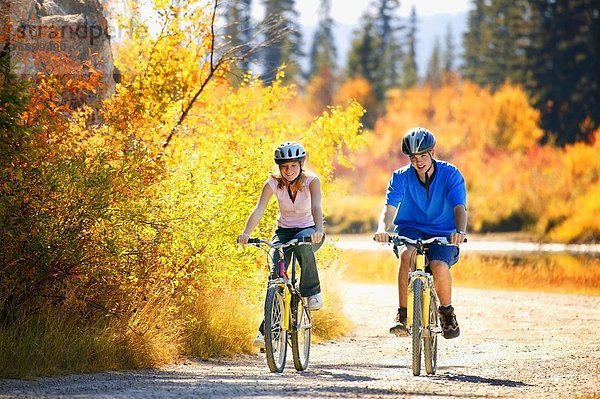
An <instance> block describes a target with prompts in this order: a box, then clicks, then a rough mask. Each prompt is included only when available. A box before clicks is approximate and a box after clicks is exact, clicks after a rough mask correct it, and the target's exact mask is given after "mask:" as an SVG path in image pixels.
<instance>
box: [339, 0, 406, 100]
mask: <svg viewBox="0 0 600 399" xmlns="http://www.w3.org/2000/svg"><path fill="white" fill-rule="evenodd" d="M399 7H400V2H399V0H373V2H372V3H371V6H370V7H369V9H368V10H367V12H366V13H365V15H364V16H363V18H362V21H363V23H362V24H361V26H360V27H359V30H357V31H355V34H354V40H353V42H352V48H351V50H350V54H349V57H348V68H347V69H348V74H349V76H350V77H353V76H362V77H364V78H365V79H366V80H367V81H369V83H370V84H371V86H372V87H373V91H374V93H375V96H376V98H377V99H378V100H379V101H381V100H383V99H384V97H385V93H386V91H387V90H388V89H389V88H391V87H395V86H399V85H400V77H401V74H400V73H401V70H402V61H403V56H402V55H403V52H402V46H401V41H400V40H399V37H398V34H399V32H400V30H401V29H402V24H401V21H400V18H399V17H398V16H396V15H395V12H396V11H397V9H398V8H399Z"/></svg>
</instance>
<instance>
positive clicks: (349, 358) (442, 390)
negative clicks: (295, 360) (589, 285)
mask: <svg viewBox="0 0 600 399" xmlns="http://www.w3.org/2000/svg"><path fill="white" fill-rule="evenodd" d="M344 294H345V295H346V296H347V302H346V306H347V309H346V310H347V312H348V314H349V315H350V317H351V318H352V320H353V321H354V323H355V330H354V332H353V333H352V334H351V335H350V336H348V337H345V338H343V339H340V340H337V341H335V342H328V343H324V344H320V345H314V346H313V350H312V353H311V364H310V366H309V369H308V370H307V371H305V372H302V373H298V372H296V371H295V370H294V367H293V364H291V361H290V362H288V366H287V368H286V370H285V372H284V373H283V374H282V375H278V374H271V373H269V372H268V369H267V365H266V361H265V359H264V355H260V354H256V355H251V356H243V357H239V358H236V359H234V360H221V361H219V360H214V361H198V362H192V361H190V362H188V364H183V365H175V366H170V367H166V368H163V369H160V370H143V371H134V372H115V373H102V374H94V375H77V376H68V377H60V378H48V379H41V380H36V381H0V397H47V398H50V397H52V398H57V397H78V398H165V397H166V398H169V397H173V398H175V397H176V398H185V397H211V398H230V397H235V398H268V397H269V398H271V397H272V398H275V397H294V398H298V397H305V398H314V397H336V398H337V397H339V398H341V397H344V398H347V397H360V398H383V397H389V398H391V397H394V398H396V397H407V398H430V397H436V398H457V397H459V398H489V397H500V398H592V397H595V398H600V377H599V376H600V336H599V334H598V333H599V332H598V330H599V329H600V297H585V296H571V295H558V294H544V293H525V292H509V291H490V290H479V289H466V288H456V289H455V293H454V294H455V295H454V296H455V300H454V304H455V307H456V309H457V315H458V320H459V323H460V325H461V330H462V334H461V336H460V337H459V338H457V339H454V340H444V339H441V340H440V345H439V366H438V373H437V375H435V376H433V377H426V376H421V377H413V375H412V372H411V369H410V363H409V362H410V351H409V345H410V342H409V340H408V339H407V338H396V337H394V336H391V335H389V334H388V333H387V329H388V327H389V323H390V319H391V317H392V316H393V311H394V298H395V288H394V287H393V286H387V285H385V286H382V285H356V284H348V285H345V286H344ZM290 355H291V353H290Z"/></svg>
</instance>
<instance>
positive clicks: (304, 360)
mask: <svg viewBox="0 0 600 399" xmlns="http://www.w3.org/2000/svg"><path fill="white" fill-rule="evenodd" d="M311 327H312V324H311V319H310V312H309V311H308V309H306V308H305V307H304V304H303V303H302V299H301V298H300V295H294V297H293V298H292V329H291V334H292V336H291V337H292V355H293V357H294V367H295V368H296V370H299V371H302V370H306V368H307V367H308V356H309V355H310V335H311Z"/></svg>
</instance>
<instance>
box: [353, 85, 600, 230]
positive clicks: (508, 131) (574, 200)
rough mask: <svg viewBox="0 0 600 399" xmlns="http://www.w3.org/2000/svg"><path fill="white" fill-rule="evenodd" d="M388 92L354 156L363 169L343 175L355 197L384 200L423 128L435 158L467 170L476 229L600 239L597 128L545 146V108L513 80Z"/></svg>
mask: <svg viewBox="0 0 600 399" xmlns="http://www.w3.org/2000/svg"><path fill="white" fill-rule="evenodd" d="M388 94H389V95H388V103H387V109H386V114H385V115H384V116H383V117H382V118H380V119H379V120H378V121H377V123H376V125H375V129H374V131H373V132H372V133H371V134H370V135H368V136H367V137H368V143H369V145H368V147H367V148H366V149H364V150H362V151H359V152H357V153H355V154H354V155H353V163H354V164H355V165H356V170H355V171H353V172H352V174H349V173H346V174H345V178H346V179H348V180H349V181H351V182H352V183H351V184H350V185H349V186H351V187H354V193H356V194H359V195H378V196H382V195H383V194H384V192H385V189H386V186H387V181H388V179H389V177H390V176H391V172H392V171H393V170H395V169H398V168H399V167H401V166H403V165H405V164H406V163H408V159H407V158H406V156H404V154H402V152H401V147H400V142H401V140H402V137H403V136H404V134H405V132H406V131H407V130H408V129H409V128H412V127H414V126H425V127H427V128H428V129H430V130H431V131H433V132H434V134H435V135H436V139H437V146H436V154H435V156H436V158H438V159H441V160H446V161H449V162H452V163H453V164H455V165H456V166H458V167H459V169H460V170H461V172H462V173H463V175H464V176H465V179H466V182H467V191H468V202H469V229H470V230H471V231H482V230H494V229H501V230H505V229H508V230H514V229H529V230H531V231H534V232H536V233H538V234H539V236H540V237H541V238H543V237H548V238H552V239H556V240H560V241H574V240H584V241H591V240H594V239H596V240H597V239H598V238H599V237H600V216H598V215H600V211H599V208H600V199H599V198H600V195H599V190H600V188H599V186H600V157H598V154H600V145H599V144H598V141H599V140H598V134H600V133H598V132H596V134H595V135H592V138H591V140H590V142H589V143H577V144H574V145H570V146H567V147H565V148H564V149H562V148H558V147H555V146H552V145H543V146H542V145H539V144H538V140H539V139H540V137H542V135H543V131H542V130H541V129H540V128H539V119H540V114H539V111H537V110H535V109H534V108H533V107H532V106H531V105H530V103H529V100H528V98H527V96H526V94H525V92H524V91H523V89H522V88H521V87H519V86H513V85H510V84H506V85H504V86H502V87H501V88H500V89H499V90H497V91H496V92H494V93H492V92H491V91H490V90H489V89H487V88H482V87H479V86H477V85H475V84H473V83H470V82H461V81H448V82H447V83H446V84H445V85H443V86H442V87H440V88H437V89H434V88H432V87H429V86H425V87H416V88H412V89H408V90H392V91H390V92H389V93H388ZM365 214H366V212H365ZM365 224H368V223H367V222H366V221H365Z"/></svg>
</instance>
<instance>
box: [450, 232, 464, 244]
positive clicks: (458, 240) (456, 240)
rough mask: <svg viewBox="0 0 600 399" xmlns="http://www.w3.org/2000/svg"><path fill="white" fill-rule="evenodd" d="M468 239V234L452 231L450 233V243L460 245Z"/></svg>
mask: <svg viewBox="0 0 600 399" xmlns="http://www.w3.org/2000/svg"><path fill="white" fill-rule="evenodd" d="M465 241H467V235H466V234H461V233H452V234H450V244H454V245H460V244H462V243H463V242H465Z"/></svg>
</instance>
